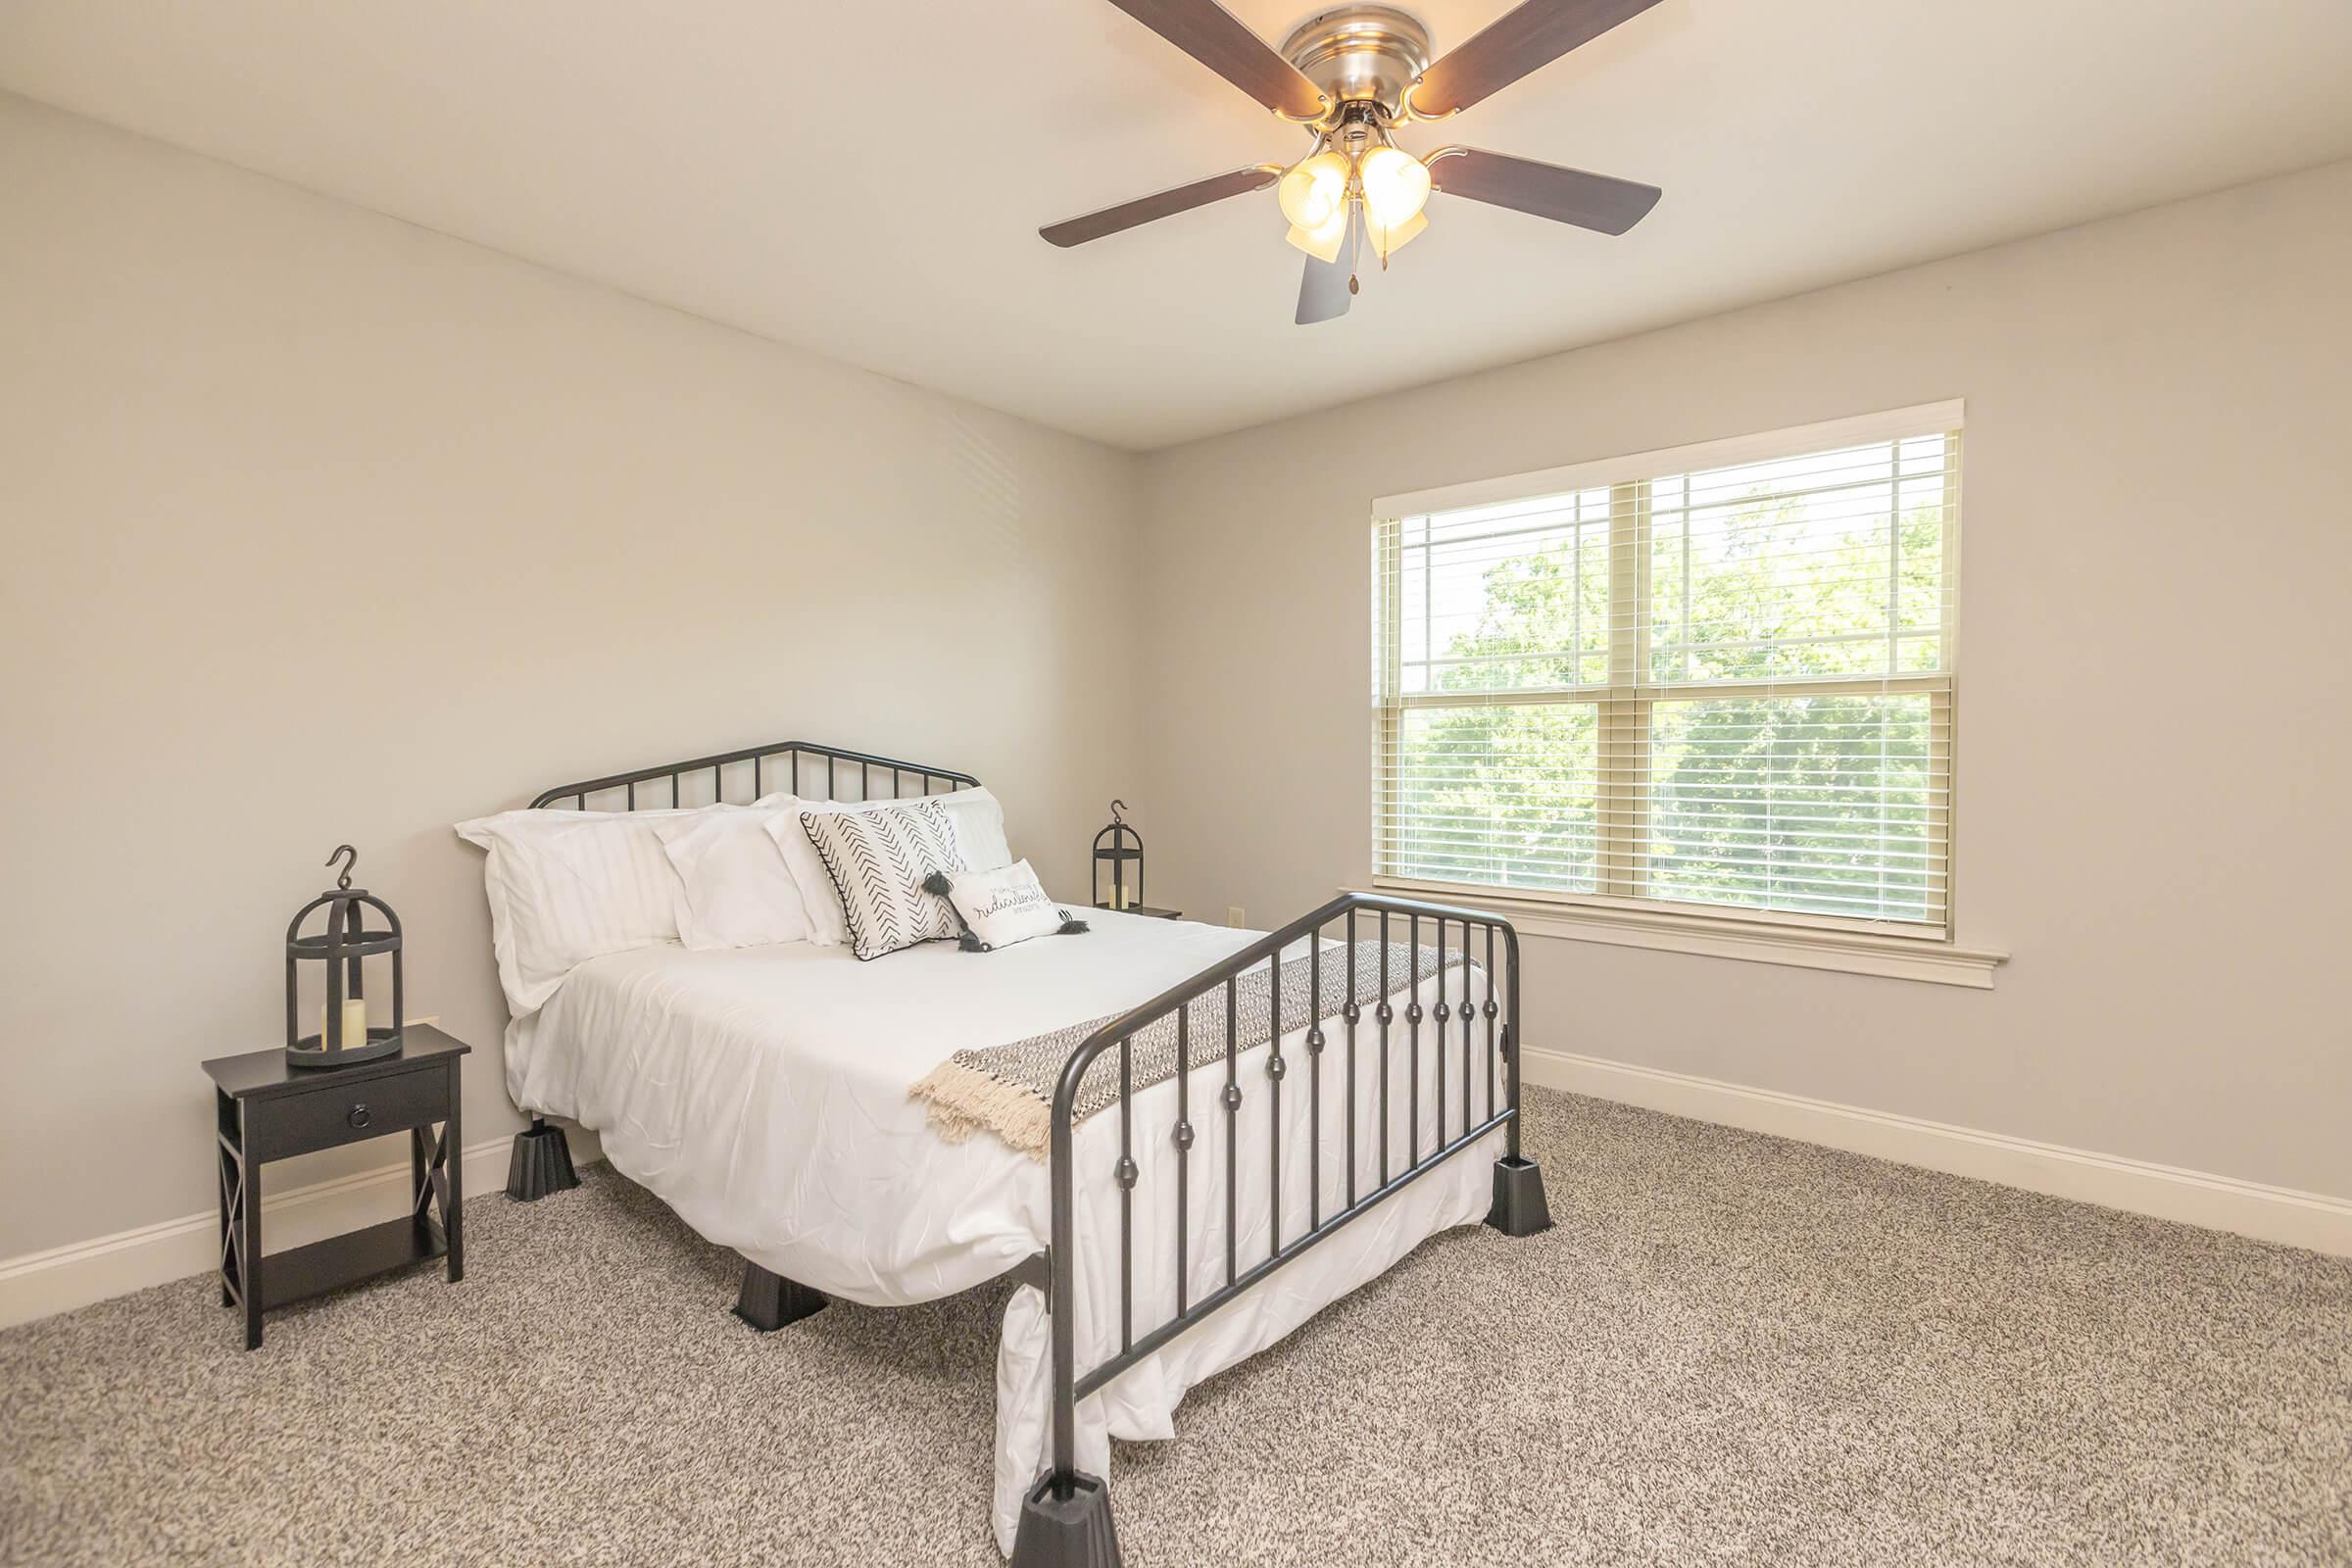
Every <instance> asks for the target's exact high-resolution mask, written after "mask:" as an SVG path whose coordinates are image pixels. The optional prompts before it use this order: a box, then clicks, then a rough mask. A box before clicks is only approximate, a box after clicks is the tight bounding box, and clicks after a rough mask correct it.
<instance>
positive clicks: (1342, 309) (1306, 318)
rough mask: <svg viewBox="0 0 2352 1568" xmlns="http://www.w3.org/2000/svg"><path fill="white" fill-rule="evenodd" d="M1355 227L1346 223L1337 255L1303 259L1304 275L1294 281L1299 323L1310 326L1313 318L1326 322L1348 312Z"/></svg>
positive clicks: (1312, 323)
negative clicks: (1325, 259)
mask: <svg viewBox="0 0 2352 1568" xmlns="http://www.w3.org/2000/svg"><path fill="white" fill-rule="evenodd" d="M1357 231H1358V230H1357V226H1356V224H1354V223H1353V222H1350V223H1349V224H1348V237H1347V238H1346V239H1345V240H1343V241H1341V242H1340V254H1339V256H1338V257H1337V258H1335V259H1334V260H1332V261H1328V262H1324V261H1317V260H1316V259H1315V258H1314V257H1312V256H1309V257H1308V258H1307V259H1306V275H1305V276H1304V277H1302V278H1300V279H1299V315H1298V318H1297V319H1298V322H1299V325H1300V326H1312V325H1314V324H1315V323H1316V322H1317V321H1329V320H1332V319H1336V318H1339V317H1342V316H1346V315H1347V314H1348V303H1349V302H1350V301H1351V300H1353V299H1354V297H1355V291H1354V290H1353V289H1351V288H1349V287H1348V283H1349V282H1350V281H1351V280H1352V279H1353V278H1354V276H1355V239H1356V234H1357Z"/></svg>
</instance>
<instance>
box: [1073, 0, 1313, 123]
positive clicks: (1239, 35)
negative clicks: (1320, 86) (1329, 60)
mask: <svg viewBox="0 0 2352 1568" xmlns="http://www.w3.org/2000/svg"><path fill="white" fill-rule="evenodd" d="M1110 3H1111V4H1112V5H1114V6H1117V7H1118V8H1119V9H1120V10H1121V11H1124V12H1126V13H1127V14H1128V15H1129V16H1131V17H1133V18H1134V19H1135V20H1136V21H1138V22H1140V23H1142V24H1143V25H1145V26H1147V27H1150V28H1151V29H1152V31H1153V32H1156V33H1158V34H1159V35H1160V36H1161V37H1162V38H1165V39H1167V40H1168V42H1170V43H1172V44H1174V45H1175V46H1176V47H1177V48H1179V49H1181V50H1183V51H1184V52H1185V53H1186V54H1188V55H1191V56H1192V57H1193V58H1194V59H1195V60H1198V61H1200V62H1201V64H1202V65H1204V66H1206V67H1207V68H1208V69H1209V70H1211V71H1213V72H1215V73H1217V74H1218V75H1220V76H1223V77H1224V78H1225V79H1226V80H1227V81H1230V82H1232V83H1233V84H1234V85H1235V86H1236V87H1239V88H1241V89H1242V91H1244V92H1246V93H1248V94H1249V95H1250V97H1252V98H1254V99H1256V100H1257V101H1258V102H1259V103H1261V104H1264V105H1265V106H1266V107H1267V108H1268V109H1271V110H1273V111H1274V113H1276V114H1278V115H1284V116H1287V117H1289V118H1290V119H1293V120H1314V119H1318V118H1320V117H1321V115H1322V113H1323V107H1324V106H1323V94H1322V93H1321V92H1319V91H1318V90H1316V87H1315V84H1314V83H1313V82H1311V81H1309V80H1307V79H1306V78H1305V77H1304V76H1302V75H1300V74H1299V69H1298V68H1297V67H1296V66H1294V65H1292V64H1291V63H1290V62H1289V61H1288V60H1285V59H1283V58H1282V56H1280V55H1278V54H1276V53H1275V52H1274V51H1273V50H1272V49H1270V48H1268V47H1267V46H1266V41H1265V40H1264V39H1263V38H1260V37H1259V36H1258V35H1257V34H1256V33H1254V32H1251V31H1250V29H1249V28H1248V27H1245V26H1243V25H1241V24H1240V23H1239V22H1236V21H1235V20H1234V19H1233V17H1232V15H1231V14H1230V13H1229V12H1227V11H1226V9H1225V8H1224V7H1223V6H1220V5H1218V4H1217V0H1110Z"/></svg>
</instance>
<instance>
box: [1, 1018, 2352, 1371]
mask: <svg viewBox="0 0 2352 1568" xmlns="http://www.w3.org/2000/svg"><path fill="white" fill-rule="evenodd" d="M1524 1060H1525V1066H1526V1071H1527V1081H1528V1082H1530V1083H1535V1084H1543V1085H1544V1086H1546V1087H1548V1088H1552V1089H1565V1090H1568V1091H1570V1092H1572V1093H1575V1094H1580V1095H1591V1096H1593V1098H1595V1099H1599V1100H1613V1101H1617V1102H1620V1103H1625V1104H1629V1105H1641V1106H1643V1107H1645V1108H1647V1109H1650V1110H1662V1111H1665V1112H1667V1113H1668V1114H1670V1115H1676V1116H1688V1117H1691V1118H1692V1119H1693V1120H1696V1121H1707V1122H1715V1123H1718V1124H1720V1125H1723V1126H1727V1127H1740V1128H1745V1129H1746V1130H1748V1131H1750V1132H1759V1133H1772V1134H1774V1135H1776V1136H1779V1137H1782V1138H1793V1139H1797V1140H1799V1141H1801V1142H1804V1143H1810V1144H1821V1145H1824V1146H1826V1147H1828V1148H1831V1149H1842V1150H1846V1151H1848V1152H1853V1153H1857V1154H1871V1155H1875V1156H1877V1157H1879V1158H1881V1159H1892V1160H1898V1161H1900V1162H1902V1163H1904V1164H1906V1165H1920V1166H1924V1167H1926V1168H1927V1169H1929V1170H1939V1171H1945V1172H1948V1173H1949V1174H1951V1175H1954V1176H1973V1177H1976V1178H1978V1179H1979V1180H1982V1181H1990V1182H2000V1183H2003V1184H2005V1185H2007V1186H2010V1187H2022V1188H2025V1189H2026V1190H2027V1191H2029V1192H2036V1193H2048V1194H2050V1195H2051V1196H2053V1197H2057V1198H2071V1199H2074V1200H2076V1201H2080V1202H2085V1203H2097V1204H2100V1205H2102V1206H2104V1207H2108V1208H2120V1209H2124V1210H2127V1211H2129V1212H2131V1213H2134V1214H2149V1215H2153V1216H2155V1217H2156V1218H2158V1219H2169V1220H2177V1221H2179V1222H2180V1223H2182V1224H2186V1225H2202V1226H2205V1227H2207V1228H2208V1229H2212V1230H2224V1231H2234V1232H2236V1233H2237V1234H2239V1235H2241V1236H2251V1237H2255V1238H2257V1239H2258V1240H2261V1241H2266V1242H2279V1243H2283V1244H2285V1245H2286V1246H2289V1247H2306V1248H2309V1249H2311V1250H2313V1251H2318V1252H2332V1253H2335V1254H2337V1255H2339V1256H2352V1201H2346V1200H2344V1199H2340V1198H2328V1197H2326V1196H2324V1195H2322V1194H2319V1193H2301V1192H2295V1191H2293V1190H2291V1189H2289V1188H2284V1187H2267V1186H2264V1185H2263V1184H2261V1183H2259V1182H2247V1181H2239V1180H2237V1179H2236V1178H2234V1177H2229V1176H2213V1175H2208V1174H2206V1173H2204V1172H2202V1171H2193V1170H2181V1169H2179V1168H2178V1167H2175V1166H2171V1165H2155V1164H2150V1163H2148V1162H2147V1161H2145V1160H2137V1159H2124V1158H2119V1157H2117V1156H2115V1155H2112V1154H2096V1153H2091V1152H2086V1151H2083V1150H2080V1149H2067V1148H2064V1147H2061V1146H2059V1145H2056V1144H2041V1143H2035V1142H2034V1141H2032V1140H2031V1139H2025V1138H2011V1137H2007V1136H2005V1135H2003V1134H2000V1133H1987V1132H1979V1131H1977V1130H1976V1129H1974V1128H1969V1127H1953V1126H1949V1125H1947V1124H1945V1123H1942V1122H1933V1121H1922V1120H1920V1119H1918V1118H1916V1117H1912V1116H1897V1115H1891V1114H1889V1113H1887V1112H1886V1111H1878V1110H1866V1109H1863V1108H1862V1107H1860V1106H1858V1105H1840V1104H1837V1103H1833V1102H1830V1101H1826V1100H1808V1099H1806V1098H1805V1097H1803V1096H1801V1095H1784V1094H1779V1093H1776V1092H1774V1091H1772V1090H1769V1089H1750V1088H1746V1087H1744V1086H1742V1085H1740V1084H1731V1083H1724V1082H1722V1081H1720V1080H1718V1079H1713V1078H1698V1077H1693V1076H1691V1075H1690V1074H1688V1073H1678V1072H1664V1071H1661V1070H1659V1069H1657V1068H1655V1067H1638V1066H1635V1065H1633V1064H1632V1063H1630V1062H1622V1061H1606V1060H1603V1059H1601V1058H1600V1057H1597V1056H1583V1055H1577V1054H1573V1053H1570V1052H1565V1051H1546V1050H1544V1049H1542V1048H1540V1047H1535V1046H1530V1047H1528V1048H1527V1051H1526V1053H1525V1056H1524ZM569 1131H570V1133H571V1139H572V1158H573V1160H574V1161H575V1162H576V1163H579V1164H586V1163H587V1162H588V1161H589V1160H592V1159H594V1158H596V1157H597V1153H598V1151H597V1149H596V1147H595V1145H596V1140H595V1137H594V1135H592V1134H585V1133H583V1132H581V1131H579V1130H576V1129H570V1130H569ZM509 1148H510V1144H509V1140H508V1138H507V1136H506V1135H503V1134H502V1135H501V1136H499V1137H496V1138H492V1139H489V1140H487V1141H485V1142H482V1143H478V1144H473V1145H470V1146H468V1147H467V1148H466V1152H465V1156H464V1157H465V1168H466V1191H467V1192H469V1193H476V1194H479V1193H487V1192H496V1191H499V1190H501V1189H502V1188H503V1187H504V1186H505V1185H506V1178H507V1159H508V1152H509ZM408 1179H409V1167H408V1163H407V1161H405V1160H403V1161H401V1162H400V1163H398V1164H391V1165H384V1166H381V1167H379V1168H377V1169H375V1170H368V1171H361V1172H358V1173H356V1174H354V1175H350V1176H344V1177H339V1178H337V1179H335V1180H333V1181H326V1182H318V1183H314V1184H313V1185H311V1186H309V1187H298V1188H294V1189H292V1190H291V1191H287V1192H282V1193H270V1194H268V1195H267V1196H266V1197H265V1198H264V1200H263V1203H262V1212H263V1214H264V1216H265V1217H266V1219H267V1220H268V1226H267V1232H268V1235H269V1238H270V1250H272V1251H276V1250H280V1249H282V1248H287V1247H300V1246H302V1245H304V1244H305V1243H307V1242H315V1241H318V1240H319V1239H320V1238H322V1237H326V1236H332V1235H335V1234H337V1233H338V1232H341V1231H347V1230H353V1229H356V1228H357V1227H359V1226H362V1225H368V1224H372V1223H373V1222H375V1221H376V1220H379V1219H389V1218H391V1217H392V1216H394V1215H396V1214H398V1213H399V1212H400V1210H401V1204H402V1203H403V1202H404V1201H406V1200H405V1196H404V1195H405V1193H406V1190H407V1185H408ZM219 1225H220V1221H219V1218H218V1216H217V1215H215V1214H214V1213H213V1212H212V1211H210V1210H207V1211H206V1212H204V1213H200V1214H189V1215H186V1216H184V1217H182V1218H179V1219H172V1220H165V1221H163V1222H162V1223H161V1224H156V1225H143V1226H140V1227H139V1228H137V1229H135V1230H127V1231H119V1232H117V1233H116V1234H114V1235H112V1236H101V1237H97V1238H95V1239H93V1240H90V1241H86V1242H74V1243H71V1244H69V1245H67V1246H65V1247H53V1248H50V1249H49V1250H46V1251H40V1252H27V1253H25V1255H23V1256H22V1257H12V1258H9V1259H7V1260H5V1261H0V1328H5V1327H7V1326H8V1325H10V1324H13V1323H25V1322H29V1321H30V1320H32V1319H33V1318H36V1317H46V1316H48V1315H49V1314H50V1313H52V1312H63V1311H68V1310H70V1309H71V1308H73V1307H76V1306H84V1305H87V1304H88V1303H89V1302H92V1301H100V1300H104V1299H107V1298H108V1297H112V1296H121V1295H123V1294H125V1293H126V1292H130V1291H137V1290H144V1289H146V1288H147V1287H148V1286H151V1285H161V1284H164V1283H166V1282H167V1281H170V1280H176V1279H185V1278H187V1277H188V1276H189V1275H192V1274H209V1273H211V1272H212V1271H213V1270H214V1269H216V1268H218V1267H219V1266H220V1255H219V1254H220V1241H219Z"/></svg>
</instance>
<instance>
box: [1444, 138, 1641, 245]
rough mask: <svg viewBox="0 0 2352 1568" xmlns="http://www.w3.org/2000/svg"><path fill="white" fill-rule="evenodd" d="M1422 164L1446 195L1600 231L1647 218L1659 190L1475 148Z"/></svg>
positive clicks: (1618, 231) (1450, 151) (1607, 231)
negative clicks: (1426, 166) (1426, 165)
mask: <svg viewBox="0 0 2352 1568" xmlns="http://www.w3.org/2000/svg"><path fill="white" fill-rule="evenodd" d="M1428 164H1429V180H1430V183H1431V184H1432V185H1434V186H1436V187H1437V188H1438V189H1439V190H1442V191H1444V192H1445V193H1446V195H1448V196H1467V197H1469V198H1470V199H1471V200H1472V201H1474V202H1486V203H1488V204H1489V205H1491V206H1495V207H1508V208H1512V209H1514V210H1516V211H1518V212H1522V213H1533V214H1535V216H1536V217H1538V218H1548V219H1550V220H1551V221H1553V222H1555V223H1574V224H1575V225H1576V226H1577V227H1579V228H1590V229H1593V230H1596V231H1597V232H1599V233H1603V234H1622V233H1624V232H1625V231H1626V230H1627V229H1629V228H1631V227H1633V226H1634V225H1635V224H1636V223H1639V222H1640V221H1642V219H1644V218H1646V217H1648V216H1649V210H1650V209H1651V208H1652V207H1655V206H1657V205H1658V198H1659V197H1660V196H1662V195H1664V194H1665V193H1664V192H1663V191H1661V190H1659V189H1658V187H1657V186H1655V185H1639V184H1636V183H1635V182H1634V181H1632V180H1630V179H1611V178H1610V177H1609V176H1608V175H1606V174H1588V173H1586V172H1584V171H1583V170H1581V169H1562V168H1561V167H1560V166H1559V165H1557V164H1539V163H1537V162H1536V161H1535V160H1534V159H1532V158H1513V157H1510V156H1509V155H1507V154H1504V153H1484V152H1480V151H1479V150H1478V149H1477V148H1475V147H1447V148H1445V149H1442V150H1441V151H1439V152H1435V153H1432V154H1430V156H1429V159H1428Z"/></svg>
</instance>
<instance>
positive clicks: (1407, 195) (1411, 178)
mask: <svg viewBox="0 0 2352 1568" xmlns="http://www.w3.org/2000/svg"><path fill="white" fill-rule="evenodd" d="M1356 177H1357V178H1358V179H1360V180H1362V181H1363V186H1364V216H1365V217H1366V218H1368V219H1370V220H1371V221H1372V226H1373V227H1374V228H1394V229H1402V228H1403V227H1404V226H1405V224H1407V223H1409V222H1411V221H1413V220H1414V219H1415V218H1417V217H1419V216H1420V213H1421V209H1422V207H1423V205H1424V204H1426V203H1427V202H1428V200H1429V168H1428V166H1427V165H1425V164H1423V163H1422V162H1421V160H1420V159H1418V158H1415V157H1414V156H1413V155H1412V154H1411V153H1408V152H1406V151H1404V149H1402V148H1401V147H1375V148H1373V149H1372V150H1371V151H1370V152H1368V153H1366V154H1364V157H1363V162H1362V163H1360V164H1358V165H1357V166H1356ZM1292 221H1293V222H1296V221H1298V220H1296V219H1293V220H1292ZM1398 243H1399V244H1401V243H1402V241H1398Z"/></svg>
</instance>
